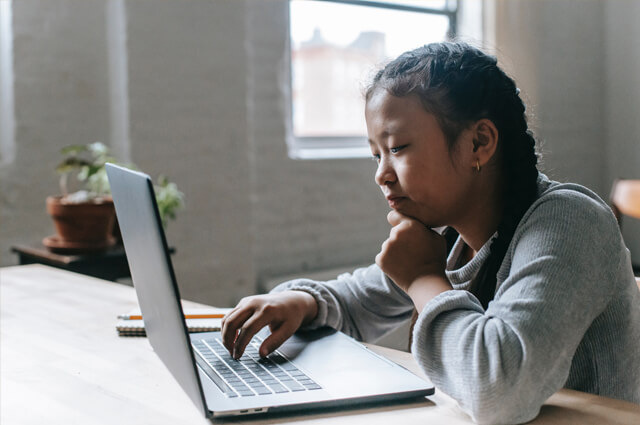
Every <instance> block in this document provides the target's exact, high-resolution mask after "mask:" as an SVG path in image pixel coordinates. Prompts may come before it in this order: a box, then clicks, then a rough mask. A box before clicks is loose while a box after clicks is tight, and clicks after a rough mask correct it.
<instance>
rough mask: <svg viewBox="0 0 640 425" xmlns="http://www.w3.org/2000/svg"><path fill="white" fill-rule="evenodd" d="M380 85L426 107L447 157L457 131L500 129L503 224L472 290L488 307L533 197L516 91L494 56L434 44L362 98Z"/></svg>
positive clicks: (388, 72) (531, 158)
mask: <svg viewBox="0 0 640 425" xmlns="http://www.w3.org/2000/svg"><path fill="white" fill-rule="evenodd" d="M379 88H382V89H385V90H387V91H388V92H389V93H390V94H392V95H394V96H398V97H403V96H407V95H410V94H415V95H417V96H418V97H419V99H420V101H421V103H422V105H423V107H424V109H425V110H426V111H427V112H429V113H431V114H433V115H434V116H435V117H436V119H437V121H438V123H439V124H440V127H441V128H442V131H443V133H444V135H445V137H446V140H447V144H448V147H449V151H450V152H451V151H452V150H453V149H454V147H455V144H456V141H457V140H458V137H459V135H460V134H461V132H462V131H463V130H464V129H465V128H468V126H470V125H471V124H473V123H474V122H476V121H478V120H480V119H485V118H486V119H489V120H491V121H492V122H493V123H494V125H495V126H496V128H497V129H498V150H499V152H500V155H501V157H502V161H501V164H500V165H499V166H500V167H502V170H501V171H502V173H503V176H504V187H503V211H502V219H501V221H500V223H499V225H498V230H497V236H496V237H494V238H493V239H492V240H491V245H490V254H489V256H488V257H487V259H486V260H485V262H484V263H483V265H482V266H481V268H480V270H479V271H478V273H477V274H476V276H475V277H474V278H473V280H472V282H471V286H470V289H469V290H470V291H471V292H472V293H473V294H474V295H475V296H476V297H477V298H478V300H479V301H480V302H481V303H482V305H483V306H484V308H485V309H486V308H487V306H488V304H489V302H490V301H491V300H492V299H493V297H494V295H495V289H496V279H497V273H498V269H499V268H500V265H501V264H502V261H503V260H504V256H505V254H506V252H507V248H508V247H509V243H510V242H511V239H512V238H513V234H514V232H515V230H516V227H517V226H518V223H519V222H520V220H521V219H522V217H523V215H524V213H525V212H526V211H527V209H528V208H529V207H530V206H531V204H532V203H533V201H534V200H535V199H536V197H537V178H538V169H537V166H536V165H537V162H538V159H537V155H536V149H535V139H534V138H533V134H532V132H531V131H530V130H529V128H528V126H527V119H526V113H525V106H524V103H523V102H522V100H521V99H520V96H519V92H520V91H519V90H518V89H517V88H516V86H515V82H514V81H513V80H512V79H511V78H510V77H509V76H507V75H506V74H505V73H504V71H503V70H502V69H500V67H498V65H497V59H496V58H495V57H493V56H490V55H487V54H486V53H484V52H482V51H481V50H479V49H477V48H475V47H472V46H470V45H468V44H466V43H461V42H443V43H432V44H428V45H426V46H423V47H420V48H417V49H415V50H412V51H409V52H406V53H403V54H402V55H400V56H399V57H398V58H397V59H395V60H393V61H392V62H390V63H389V64H387V65H386V66H385V67H384V68H383V69H381V70H380V71H378V73H377V74H376V75H375V77H374V79H373V82H372V83H371V85H370V86H369V88H368V89H367V91H366V94H365V98H366V100H369V98H370V97H371V94H372V93H373V92H374V91H375V90H376V89H379ZM452 233H453V234H455V230H454V229H453V228H449V229H447V235H446V236H448V237H447V239H449V240H450V239H451V237H452ZM455 236H457V234H455Z"/></svg>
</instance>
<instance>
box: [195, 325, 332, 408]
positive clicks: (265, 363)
mask: <svg viewBox="0 0 640 425" xmlns="http://www.w3.org/2000/svg"><path fill="white" fill-rule="evenodd" d="M191 342H192V344H193V347H194V349H195V350H196V352H197V354H199V355H196V361H197V363H198V364H199V365H200V367H201V368H202V369H203V370H204V372H205V373H206V374H207V375H208V376H209V377H210V378H211V379H212V380H213V381H214V382H215V383H216V385H217V386H218V387H219V388H220V390H222V392H223V393H224V394H225V395H226V396H227V397H251V396H256V395H266V394H279V393H287V392H298V391H311V390H318V389H320V388H321V387H320V385H318V384H317V383H316V382H314V381H313V380H312V379H311V378H309V377H308V376H307V375H305V374H304V372H302V371H301V370H300V369H298V368H297V367H296V366H294V365H293V363H291V362H290V361H289V360H287V359H286V358H285V357H284V356H282V355H281V354H280V353H279V352H278V351H276V352H274V353H272V354H270V355H269V356H268V357H264V358H262V357H260V355H259V354H258V348H259V347H260V344H262V339H261V338H260V337H258V336H255V337H254V338H253V339H252V340H251V342H250V343H249V344H248V345H247V348H246V349H245V351H244V354H243V356H242V357H241V358H240V359H239V360H235V359H234V358H233V357H231V356H230V355H229V352H228V351H227V349H226V348H225V347H224V345H222V339H221V338H220V337H219V336H216V337H214V338H207V339H201V340H193V341H191Z"/></svg>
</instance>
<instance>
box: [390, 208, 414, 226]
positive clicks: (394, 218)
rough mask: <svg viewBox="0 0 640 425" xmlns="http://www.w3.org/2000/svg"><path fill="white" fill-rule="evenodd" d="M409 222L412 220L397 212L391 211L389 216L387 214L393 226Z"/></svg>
mask: <svg viewBox="0 0 640 425" xmlns="http://www.w3.org/2000/svg"><path fill="white" fill-rule="evenodd" d="M407 220H411V219H410V218H409V217H407V216H406V215H404V214H402V213H399V212H398V211H396V210H391V211H389V214H387V221H388V222H389V224H390V225H392V226H397V225H398V224H400V223H402V222H403V221H407Z"/></svg>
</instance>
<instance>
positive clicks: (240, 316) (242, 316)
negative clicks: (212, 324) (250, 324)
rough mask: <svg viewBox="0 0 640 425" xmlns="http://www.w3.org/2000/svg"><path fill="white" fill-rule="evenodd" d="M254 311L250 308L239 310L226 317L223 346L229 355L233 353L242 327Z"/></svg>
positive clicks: (223, 327)
mask: <svg viewBox="0 0 640 425" xmlns="http://www.w3.org/2000/svg"><path fill="white" fill-rule="evenodd" d="M253 312H254V310H253V309H252V308H249V307H245V308H242V309H238V310H236V311H235V312H231V313H229V314H228V315H227V316H226V318H225V319H226V320H225V321H224V324H223V325H222V329H221V334H222V344H223V345H224V346H225V348H226V349H227V350H228V351H229V354H231V353H232V352H233V346H234V344H235V341H236V337H237V335H238V329H240V328H241V327H242V325H243V324H244V322H246V321H247V319H248V318H249V317H251V315H252V314H253Z"/></svg>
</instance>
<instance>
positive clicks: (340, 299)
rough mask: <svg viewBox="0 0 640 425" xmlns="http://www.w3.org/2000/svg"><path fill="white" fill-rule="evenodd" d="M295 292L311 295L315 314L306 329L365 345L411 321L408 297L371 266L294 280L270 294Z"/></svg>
mask: <svg viewBox="0 0 640 425" xmlns="http://www.w3.org/2000/svg"><path fill="white" fill-rule="evenodd" d="M286 290H298V291H304V292H307V293H309V294H311V295H312V296H313V297H314V298H315V300H316V302H317V303H318V315H317V316H316V319H315V320H314V321H313V322H312V323H310V324H309V325H308V328H317V327H322V326H329V327H332V328H334V329H337V330H340V331H342V332H344V333H346V334H347V335H351V336H352V337H354V338H356V339H358V340H360V341H366V342H375V341H376V340H378V339H380V338H381V337H383V336H384V335H386V334H387V333H389V332H390V331H392V330H393V329H396V328H397V327H398V326H400V325H402V324H403V323H404V322H406V321H408V320H410V319H411V315H412V312H413V303H412V301H411V298H409V296H408V295H407V294H406V293H405V292H404V291H402V290H401V289H400V288H398V286H396V284H395V283H393V282H392V281H391V280H390V279H389V278H388V277H387V276H386V275H385V274H384V273H383V272H382V270H380V268H379V267H378V266H377V265H375V264H373V265H371V266H369V267H366V268H361V269H357V270H355V271H354V272H353V273H352V274H350V273H345V274H342V275H340V276H338V277H337V279H335V280H331V281H328V282H318V281H313V280H308V279H295V280H291V281H288V282H284V283H282V284H280V285H278V286H277V287H276V288H274V289H273V291H272V292H280V291H286Z"/></svg>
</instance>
